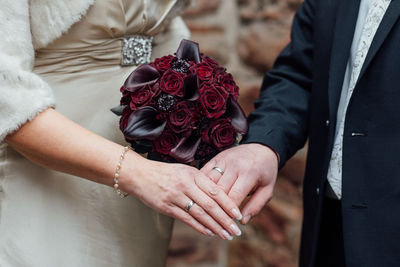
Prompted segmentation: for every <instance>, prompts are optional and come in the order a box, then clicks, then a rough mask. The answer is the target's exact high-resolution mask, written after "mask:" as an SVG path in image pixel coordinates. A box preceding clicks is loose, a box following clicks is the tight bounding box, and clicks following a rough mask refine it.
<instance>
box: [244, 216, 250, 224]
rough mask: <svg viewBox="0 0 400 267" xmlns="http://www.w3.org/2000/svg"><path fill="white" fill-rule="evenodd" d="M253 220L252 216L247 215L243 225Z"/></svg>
mask: <svg viewBox="0 0 400 267" xmlns="http://www.w3.org/2000/svg"><path fill="white" fill-rule="evenodd" d="M250 219H251V215H247V216H245V217H244V218H243V224H247V223H248V222H249V221H250Z"/></svg>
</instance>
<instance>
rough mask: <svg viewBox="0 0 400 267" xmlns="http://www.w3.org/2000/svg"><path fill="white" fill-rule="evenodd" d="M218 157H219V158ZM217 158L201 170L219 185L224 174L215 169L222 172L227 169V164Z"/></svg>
mask: <svg viewBox="0 0 400 267" xmlns="http://www.w3.org/2000/svg"><path fill="white" fill-rule="evenodd" d="M217 157H218V156H217ZM217 157H215V158H213V159H212V160H210V161H209V162H207V164H206V165H204V167H203V168H201V170H200V171H201V172H202V173H204V174H205V175H207V176H208V177H209V178H210V179H211V180H213V181H214V183H218V181H219V179H220V178H221V176H222V174H221V173H220V172H218V171H217V170H215V169H214V168H215V167H218V168H220V169H221V170H224V169H225V164H224V163H223V162H220V161H218V159H217Z"/></svg>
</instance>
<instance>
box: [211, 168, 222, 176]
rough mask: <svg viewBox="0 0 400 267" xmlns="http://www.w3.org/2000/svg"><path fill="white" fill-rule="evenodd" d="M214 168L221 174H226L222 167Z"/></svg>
mask: <svg viewBox="0 0 400 267" xmlns="http://www.w3.org/2000/svg"><path fill="white" fill-rule="evenodd" d="M212 169H213V170H216V171H217V172H219V173H220V174H221V175H224V170H223V169H221V168H220V167H214V168H212Z"/></svg>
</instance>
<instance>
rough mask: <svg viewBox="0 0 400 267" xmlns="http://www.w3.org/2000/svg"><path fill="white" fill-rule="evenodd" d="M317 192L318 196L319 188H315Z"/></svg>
mask: <svg viewBox="0 0 400 267" xmlns="http://www.w3.org/2000/svg"><path fill="white" fill-rule="evenodd" d="M315 191H316V192H317V195H318V196H319V191H320V190H319V187H317V189H316V190H315Z"/></svg>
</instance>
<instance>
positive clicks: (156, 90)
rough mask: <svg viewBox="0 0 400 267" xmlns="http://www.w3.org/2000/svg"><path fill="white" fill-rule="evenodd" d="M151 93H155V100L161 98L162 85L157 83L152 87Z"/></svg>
mask: <svg viewBox="0 0 400 267" xmlns="http://www.w3.org/2000/svg"><path fill="white" fill-rule="evenodd" d="M151 91H152V92H153V98H154V97H157V96H159V95H160V94H161V89H160V83H158V82H157V83H155V84H154V85H153V86H152V87H151Z"/></svg>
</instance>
